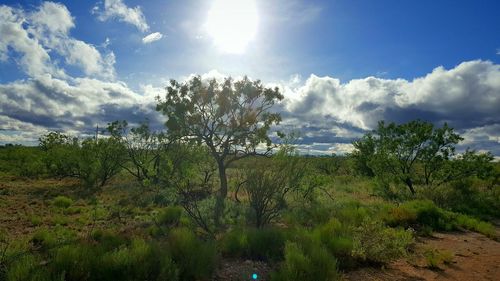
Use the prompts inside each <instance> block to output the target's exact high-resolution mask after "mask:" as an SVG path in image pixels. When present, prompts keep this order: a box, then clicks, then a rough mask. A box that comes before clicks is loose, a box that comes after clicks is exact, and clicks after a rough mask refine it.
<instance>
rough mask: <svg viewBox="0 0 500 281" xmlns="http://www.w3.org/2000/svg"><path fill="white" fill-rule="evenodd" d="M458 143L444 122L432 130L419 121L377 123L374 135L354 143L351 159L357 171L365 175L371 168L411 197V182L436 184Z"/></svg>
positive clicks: (456, 135) (412, 183) (430, 126)
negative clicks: (408, 192) (405, 188)
mask: <svg viewBox="0 0 500 281" xmlns="http://www.w3.org/2000/svg"><path fill="white" fill-rule="evenodd" d="M461 140H463V138H462V137H460V136H459V135H458V134H456V133H454V131H453V128H450V127H448V125H447V124H446V123H445V124H444V125H443V127H441V128H434V126H433V125H432V124H431V123H428V122H424V121H421V120H414V121H410V122H408V123H405V124H401V125H397V124H395V123H390V124H388V125H386V124H385V123H384V122H383V121H380V122H379V124H378V127H377V129H376V130H375V131H374V132H373V134H367V135H365V136H364V137H363V138H362V139H361V140H359V141H356V142H354V144H353V145H354V147H355V151H354V152H353V156H354V158H355V159H356V163H358V165H357V166H358V169H359V170H361V171H365V172H364V173H367V172H366V171H369V169H371V171H372V172H373V173H374V174H375V175H377V176H379V177H386V176H387V175H390V176H391V177H393V178H394V179H396V180H397V181H398V182H401V183H404V184H406V185H407V187H408V189H409V190H410V191H411V193H413V194H414V193H415V188H414V183H415V182H418V180H419V179H420V178H423V179H424V181H425V184H427V185H429V184H432V183H433V182H434V181H435V179H436V177H438V176H439V175H440V171H441V170H443V168H444V167H445V166H446V164H447V163H449V161H448V160H449V159H450V158H451V157H452V156H453V155H454V153H455V145H456V144H457V143H458V142H459V141H461ZM418 165H420V166H421V169H417V166H418Z"/></svg>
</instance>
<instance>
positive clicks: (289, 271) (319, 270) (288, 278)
mask: <svg viewBox="0 0 500 281" xmlns="http://www.w3.org/2000/svg"><path fill="white" fill-rule="evenodd" d="M336 265H337V261H336V259H335V257H334V256H332V255H331V254H330V253H328V251H327V250H326V249H324V248H322V247H320V246H319V245H316V244H313V245H308V246H307V247H304V246H303V245H299V244H297V243H294V242H287V243H286V246H285V261H284V262H283V263H282V264H281V266H280V269H279V270H278V271H277V272H274V273H273V274H272V278H271V280H274V281H281V280H282V281H308V280H310V281H323V280H325V281H331V280H340V274H339V273H338V272H337V267H336Z"/></svg>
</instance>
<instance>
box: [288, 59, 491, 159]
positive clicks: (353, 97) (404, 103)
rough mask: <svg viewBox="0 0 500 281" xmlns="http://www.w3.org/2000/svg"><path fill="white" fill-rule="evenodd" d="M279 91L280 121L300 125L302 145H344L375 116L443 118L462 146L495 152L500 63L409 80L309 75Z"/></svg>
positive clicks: (367, 127)
mask: <svg viewBox="0 0 500 281" xmlns="http://www.w3.org/2000/svg"><path fill="white" fill-rule="evenodd" d="M282 89H283V92H284V94H285V96H286V98H285V102H284V104H283V111H282V115H283V116H284V118H286V119H288V122H287V123H286V124H287V125H288V126H295V127H299V128H301V129H302V131H303V134H304V137H305V139H306V142H308V143H313V142H321V143H328V142H330V143H348V142H350V141H352V139H354V138H355V137H359V136H360V135H362V134H363V133H364V132H366V131H369V130H372V129H374V128H375V127H376V124H377V122H378V121H379V120H387V121H392V122H397V123H402V122H407V121H410V120H413V119H416V118H420V119H423V120H427V121H430V122H433V123H434V124H436V125H439V126H441V125H442V124H443V123H444V122H448V123H449V124H450V125H451V126H452V127H454V128H456V129H457V130H458V131H459V132H460V133H464V136H465V137H466V139H467V140H468V141H469V143H467V142H465V143H464V146H465V145H470V146H473V147H476V148H477V147H478V144H480V145H482V146H483V147H487V148H488V149H491V148H494V147H495V146H496V148H495V149H494V150H495V151H496V153H499V154H500V149H499V148H498V147H500V146H499V145H500V140H499V138H500V133H498V130H497V131H495V130H493V129H491V128H495V129H498V126H499V124H500V112H499V111H498V108H500V65H498V64H493V63H492V62H490V61H480V60H477V61H468V62H463V63H461V64H459V65H457V66H456V67H454V68H452V69H449V70H447V69H445V68H443V67H437V68H435V69H434V70H433V71H432V72H431V73H429V74H427V75H425V76H423V77H419V78H415V79H413V80H412V81H407V80H404V79H380V78H375V77H367V78H364V79H354V80H351V81H348V82H346V83H341V82H340V80H339V79H336V78H332V77H328V76H325V77H318V76H315V75H311V76H310V77H309V78H308V79H307V80H306V81H305V83H304V84H303V85H302V86H296V85H294V86H288V85H287V84H285V85H283V86H282ZM487 128H489V129H487ZM339 133H341V134H339ZM339 136H344V137H345V138H339ZM480 136H481V137H480ZM472 144H474V145H472Z"/></svg>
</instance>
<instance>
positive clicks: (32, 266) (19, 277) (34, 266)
mask: <svg viewBox="0 0 500 281" xmlns="http://www.w3.org/2000/svg"><path fill="white" fill-rule="evenodd" d="M40 262H41V259H40V258H38V257H37V256H34V255H24V256H21V257H20V258H18V259H16V260H15V261H14V262H13V263H12V264H11V265H10V266H9V267H8V268H7V272H6V274H5V280H7V281H25V280H33V281H49V280H52V279H51V278H50V275H49V274H48V272H47V271H46V270H45V269H44V268H41V267H40V266H39V264H40ZM0 277H2V275H1V273H0Z"/></svg>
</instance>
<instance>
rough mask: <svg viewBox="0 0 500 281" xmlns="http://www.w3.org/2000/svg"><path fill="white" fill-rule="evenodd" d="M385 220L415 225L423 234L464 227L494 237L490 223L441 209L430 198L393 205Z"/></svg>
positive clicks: (390, 223) (398, 223)
mask: <svg viewBox="0 0 500 281" xmlns="http://www.w3.org/2000/svg"><path fill="white" fill-rule="evenodd" d="M385 221H386V222H387V224H389V225H392V226H403V227H405V228H407V227H410V226H411V227H415V228H417V229H419V230H421V232H422V233H423V234H430V233H431V232H432V230H445V231H450V230H455V229H460V228H465V229H469V230H474V231H477V232H479V233H482V234H484V235H486V236H488V237H490V238H495V237H496V233H495V228H494V227H493V226H492V225H491V224H490V223H487V222H483V221H480V220H477V219H475V218H472V217H470V216H467V215H463V214H457V213H453V212H450V211H446V210H443V209H441V208H439V207H437V206H436V205H435V204H434V203H433V202H432V201H430V200H413V201H409V202H405V203H403V204H401V205H400V206H398V207H394V208H392V209H390V210H389V212H388V214H387V216H386V217H385Z"/></svg>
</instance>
